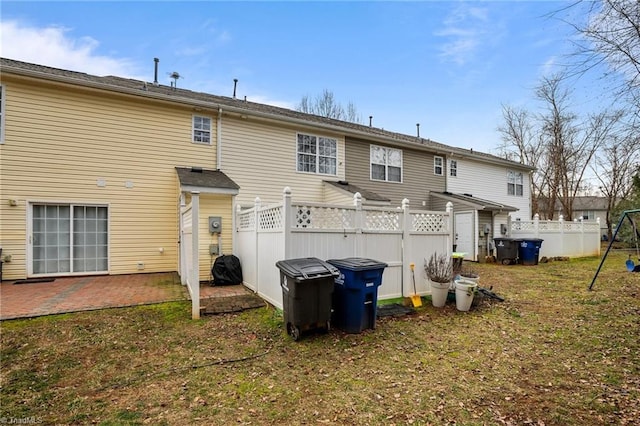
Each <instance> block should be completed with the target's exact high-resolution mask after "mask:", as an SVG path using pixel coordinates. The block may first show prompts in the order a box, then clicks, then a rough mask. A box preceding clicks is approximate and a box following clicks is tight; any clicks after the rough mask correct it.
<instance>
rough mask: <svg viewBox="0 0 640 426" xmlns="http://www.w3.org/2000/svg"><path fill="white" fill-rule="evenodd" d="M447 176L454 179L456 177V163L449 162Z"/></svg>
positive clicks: (454, 161) (455, 161)
mask: <svg viewBox="0 0 640 426" xmlns="http://www.w3.org/2000/svg"><path fill="white" fill-rule="evenodd" d="M449 176H452V177H456V176H458V161H457V160H451V161H450V162H449Z"/></svg>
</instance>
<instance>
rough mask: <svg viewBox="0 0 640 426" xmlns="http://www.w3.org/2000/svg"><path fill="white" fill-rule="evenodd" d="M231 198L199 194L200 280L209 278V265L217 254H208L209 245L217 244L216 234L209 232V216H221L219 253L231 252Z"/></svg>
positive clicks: (211, 264) (210, 265)
mask: <svg viewBox="0 0 640 426" xmlns="http://www.w3.org/2000/svg"><path fill="white" fill-rule="evenodd" d="M232 204H233V200H232V197H231V196H230V195H211V194H200V220H199V221H198V229H199V232H198V245H199V246H200V253H199V254H198V257H199V259H198V260H199V264H200V281H209V280H211V267H212V266H213V262H214V260H215V258H216V257H217V256H210V255H209V245H210V244H218V234H211V233H209V216H220V217H222V225H221V226H222V232H221V233H220V236H221V237H222V238H221V240H222V241H221V242H222V244H221V246H220V254H232V253H231V251H232V237H233V217H232V212H233V205H232Z"/></svg>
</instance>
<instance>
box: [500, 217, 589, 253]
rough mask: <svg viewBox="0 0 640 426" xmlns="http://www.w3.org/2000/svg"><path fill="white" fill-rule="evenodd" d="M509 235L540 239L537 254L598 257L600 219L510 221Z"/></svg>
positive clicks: (538, 218)
mask: <svg viewBox="0 0 640 426" xmlns="http://www.w3.org/2000/svg"><path fill="white" fill-rule="evenodd" d="M509 229H510V231H511V232H510V237H512V238H540V239H542V240H544V241H543V242H542V245H541V246H540V257H543V256H546V257H555V256H568V257H588V256H600V220H597V221H593V222H587V221H576V222H566V221H564V220H563V218H562V216H560V219H559V220H556V221H552V220H540V217H539V216H538V215H537V214H536V215H535V216H534V219H533V220H516V221H511V223H510V224H509Z"/></svg>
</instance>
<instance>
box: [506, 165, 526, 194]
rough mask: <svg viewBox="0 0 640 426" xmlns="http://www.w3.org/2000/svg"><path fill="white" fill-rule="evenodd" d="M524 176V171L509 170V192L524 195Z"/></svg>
mask: <svg viewBox="0 0 640 426" xmlns="http://www.w3.org/2000/svg"><path fill="white" fill-rule="evenodd" d="M523 182H524V176H523V174H522V172H515V171H513V170H508V171H507V194H508V195H515V196H518V197H522V194H523V188H524V186H523Z"/></svg>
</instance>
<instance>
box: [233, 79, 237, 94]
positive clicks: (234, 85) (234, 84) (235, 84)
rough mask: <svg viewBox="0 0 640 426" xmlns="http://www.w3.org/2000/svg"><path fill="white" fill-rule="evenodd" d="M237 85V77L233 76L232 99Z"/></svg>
mask: <svg viewBox="0 0 640 426" xmlns="http://www.w3.org/2000/svg"><path fill="white" fill-rule="evenodd" d="M237 85H238V79H237V78H234V79H233V99H235V98H236V86H237Z"/></svg>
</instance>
